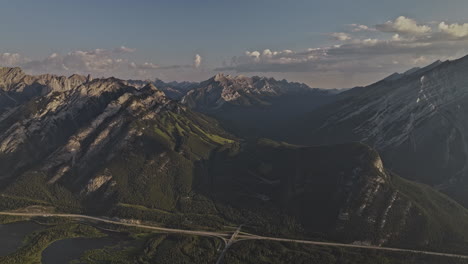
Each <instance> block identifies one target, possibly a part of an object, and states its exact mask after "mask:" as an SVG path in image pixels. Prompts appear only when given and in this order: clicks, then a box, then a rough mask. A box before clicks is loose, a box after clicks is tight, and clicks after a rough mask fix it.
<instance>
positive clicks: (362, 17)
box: [0, 0, 468, 87]
mask: <svg viewBox="0 0 468 264" xmlns="http://www.w3.org/2000/svg"><path fill="white" fill-rule="evenodd" d="M0 4H1V9H0V34H1V36H2V38H1V39H0V54H3V55H2V56H0V64H3V65H4V66H23V67H24V68H25V69H26V70H27V71H30V72H31V73H41V72H45V71H47V72H53V73H57V74H70V73H71V72H78V73H87V72H89V73H92V74H94V75H102V76H107V75H116V76H117V77H122V78H162V79H166V80H196V81H199V80H202V79H206V78H208V77H209V76H211V75H213V74H215V73H216V72H218V71H224V72H227V73H230V74H245V75H266V76H273V77H277V78H287V79H289V80H294V81H302V82H306V83H308V84H310V85H312V86H315V87H350V86H354V85H362V84H366V83H370V82H372V81H376V80H378V79H379V78H381V77H384V76H385V75H388V74H390V73H392V72H393V71H402V70H405V69H408V68H411V67H413V66H420V65H424V64H427V63H430V61H431V60H435V59H439V58H440V59H452V58H455V57H459V56H461V55H463V54H464V52H466V50H465V48H464V47H466V46H467V45H466V44H467V43H466V42H465V41H466V37H468V31H467V33H466V35H467V36H466V37H465V35H464V34H463V32H464V30H465V28H464V23H467V22H468V1H462V0H449V1H434V0H424V1H423V0H412V1H400V0H394V1H389V0H387V1H380V0H379V1H377V0H374V1H371V0H353V1H349V0H328V1H312V0H309V1H303V0H293V1H279V0H269V1H260V0H250V1H244V0H238V1H223V0H218V1H212V0H172V1H169V0H168V1H166V0H161V1H149V0H134V1H124V0H113V1H110V0H99V1H97V0H94V1H88V0H81V1H76V0H74V1H71V0H61V1H37V0H35V1H23V0H18V1H7V0H4V1H0ZM399 17H404V18H405V19H406V20H404V19H400V20H399V21H397V19H398V18H399ZM412 21H413V22H414V23H415V25H417V26H420V27H421V28H420V29H421V30H422V31H424V26H427V27H430V28H431V30H430V31H427V30H426V31H425V32H419V31H418V29H417V28H416V29H415V30H409V31H408V30H407V31H405V25H410V26H411V25H412V24H411V23H412ZM390 22H392V23H393V24H386V26H385V23H390ZM442 22H444V23H445V24H444V25H446V27H444V26H443V25H442V26H441V24H440V23H442ZM351 24H356V25H355V27H356V28H355V27H353V26H350V25H351ZM358 25H364V26H366V27H368V28H369V29H368V30H367V29H366V30H358V29H357V26H358ZM378 25H380V27H379V26H378ZM382 25H383V26H382ZM454 25H456V26H454ZM376 26H377V27H376ZM399 26H402V27H400V28H399ZM457 26H458V27H457ZM376 28H377V30H376ZM361 29H362V28H361ZM467 29H468V25H467ZM401 30H403V31H401ZM396 34H398V38H399V39H396V38H395V35H396ZM444 34H445V35H444ZM392 38H393V39H394V40H395V41H398V42H392V43H390V42H391V41H392ZM364 40H369V41H367V42H365V41H364ZM377 41H382V43H381V42H377ZM403 41H404V42H403ZM402 43H404V44H405V45H410V44H411V45H412V46H411V48H412V49H410V48H408V47H409V46H405V50H402V49H401V47H402V45H403V44H402ZM415 43H419V44H421V43H425V44H428V45H430V46H431V48H428V47H427V46H426V45H422V44H421V46H414V45H415ZM396 44H398V47H397V48H395V47H394V46H395V45H396ZM336 45H342V46H340V48H337V47H336ZM370 45H374V46H372V47H371V46H370ZM392 45H393V46H392ZM385 48H386V49H385ZM407 48H408V49H409V50H407ZM312 49H317V50H316V51H311V50H312ZM265 50H269V51H267V52H265ZM285 50H287V51H288V52H286V53H284V52H282V51H285ZM256 51H257V52H258V53H260V56H257V53H254V52H256ZM270 51H271V54H270V53H269V52H270ZM289 51H291V53H289ZM246 52H250V53H249V54H250V55H246V54H247V53H246ZM274 52H276V53H277V54H274ZM363 53H365V54H366V56H363V55H362V54H363ZM5 54H7V55H5ZM8 54H9V55H8ZM12 54H15V57H14V58H13V57H12ZM197 54H198V55H199V56H200V57H201V62H200V63H199V64H198V63H195V62H194V59H195V56H196V55H197ZM357 54H358V55H357ZM263 55H265V56H263ZM369 57H370V58H369ZM405 57H406V58H411V60H409V59H402V58H405ZM2 58H3V59H2ZM338 61H341V62H344V61H346V65H341V66H340V65H339V64H338V63H337V62H338Z"/></svg>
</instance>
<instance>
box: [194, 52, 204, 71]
mask: <svg viewBox="0 0 468 264" xmlns="http://www.w3.org/2000/svg"><path fill="white" fill-rule="evenodd" d="M201 62H202V57H201V56H200V54H196V55H195V59H194V60H193V66H194V67H195V68H198V67H200V65H201Z"/></svg>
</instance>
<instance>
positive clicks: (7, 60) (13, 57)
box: [0, 52, 27, 66]
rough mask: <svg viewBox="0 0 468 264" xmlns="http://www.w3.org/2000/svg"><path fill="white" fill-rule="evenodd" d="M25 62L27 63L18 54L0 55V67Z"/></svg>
mask: <svg viewBox="0 0 468 264" xmlns="http://www.w3.org/2000/svg"><path fill="white" fill-rule="evenodd" d="M25 61H27V59H26V58H24V57H23V56H21V55H20V54H19V53H8V52H6V53H0V65H3V66H17V65H19V64H20V63H23V62H25Z"/></svg>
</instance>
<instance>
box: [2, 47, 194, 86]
mask: <svg viewBox="0 0 468 264" xmlns="http://www.w3.org/2000/svg"><path fill="white" fill-rule="evenodd" d="M135 51H136V50H135V49H133V48H128V47H125V46H121V47H118V48H114V49H94V50H88V51H83V50H76V51H72V52H69V53H66V54H59V53H52V54H50V55H49V56H47V57H46V58H44V59H36V60H30V59H28V58H26V57H24V56H23V55H21V54H18V53H0V66H8V67H13V66H19V67H22V68H23V69H24V70H25V71H26V72H28V73H30V74H43V73H53V74H59V75H71V74H74V73H77V74H92V75H96V76H99V77H100V76H104V77H109V76H115V77H119V78H144V79H147V78H154V77H155V75H156V74H157V75H158V76H161V75H162V74H163V71H165V70H171V71H173V72H180V70H183V69H191V68H193V66H197V65H199V64H197V61H198V62H199V63H201V59H202V58H201V57H200V56H199V55H198V54H197V56H196V57H195V61H194V65H189V64H184V65H158V64H155V63H152V62H144V63H137V62H133V61H130V60H129V59H128V58H127V54H129V53H133V52H135Z"/></svg>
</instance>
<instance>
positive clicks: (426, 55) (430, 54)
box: [216, 16, 468, 83]
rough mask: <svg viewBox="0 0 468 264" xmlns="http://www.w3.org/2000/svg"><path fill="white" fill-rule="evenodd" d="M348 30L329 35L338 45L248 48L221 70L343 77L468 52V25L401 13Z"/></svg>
mask: <svg viewBox="0 0 468 264" xmlns="http://www.w3.org/2000/svg"><path fill="white" fill-rule="evenodd" d="M345 29H346V31H345V32H335V33H330V34H329V36H331V38H332V39H333V40H334V41H335V42H336V43H334V44H333V45H329V46H325V47H319V48H309V49H306V50H289V49H287V50H278V51H272V50H270V49H264V50H263V51H262V50H253V51H246V52H245V54H243V55H239V56H234V57H232V59H231V63H230V64H227V65H224V66H222V67H218V68H216V70H217V71H232V72H236V73H310V74H309V75H310V78H311V79H312V80H313V78H316V77H317V76H318V75H320V74H321V75H323V74H328V75H334V76H339V77H342V76H357V75H360V74H361V75H362V74H374V75H376V73H378V74H380V75H379V76H381V74H390V73H392V72H394V71H402V70H407V69H409V68H412V67H415V66H423V65H425V64H429V63H431V62H433V61H435V60H438V59H442V60H445V59H454V58H457V57H460V56H462V55H466V53H468V24H458V23H452V24H451V23H447V22H437V23H435V24H434V23H430V24H429V23H428V24H424V23H418V22H417V21H416V20H414V19H411V18H407V17H404V16H400V17H397V18H396V19H395V20H391V21H387V22H385V23H383V24H377V25H373V26H369V25H361V24H348V25H345ZM358 78H359V77H358ZM374 78H375V77H374ZM351 83H352V82H351Z"/></svg>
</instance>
